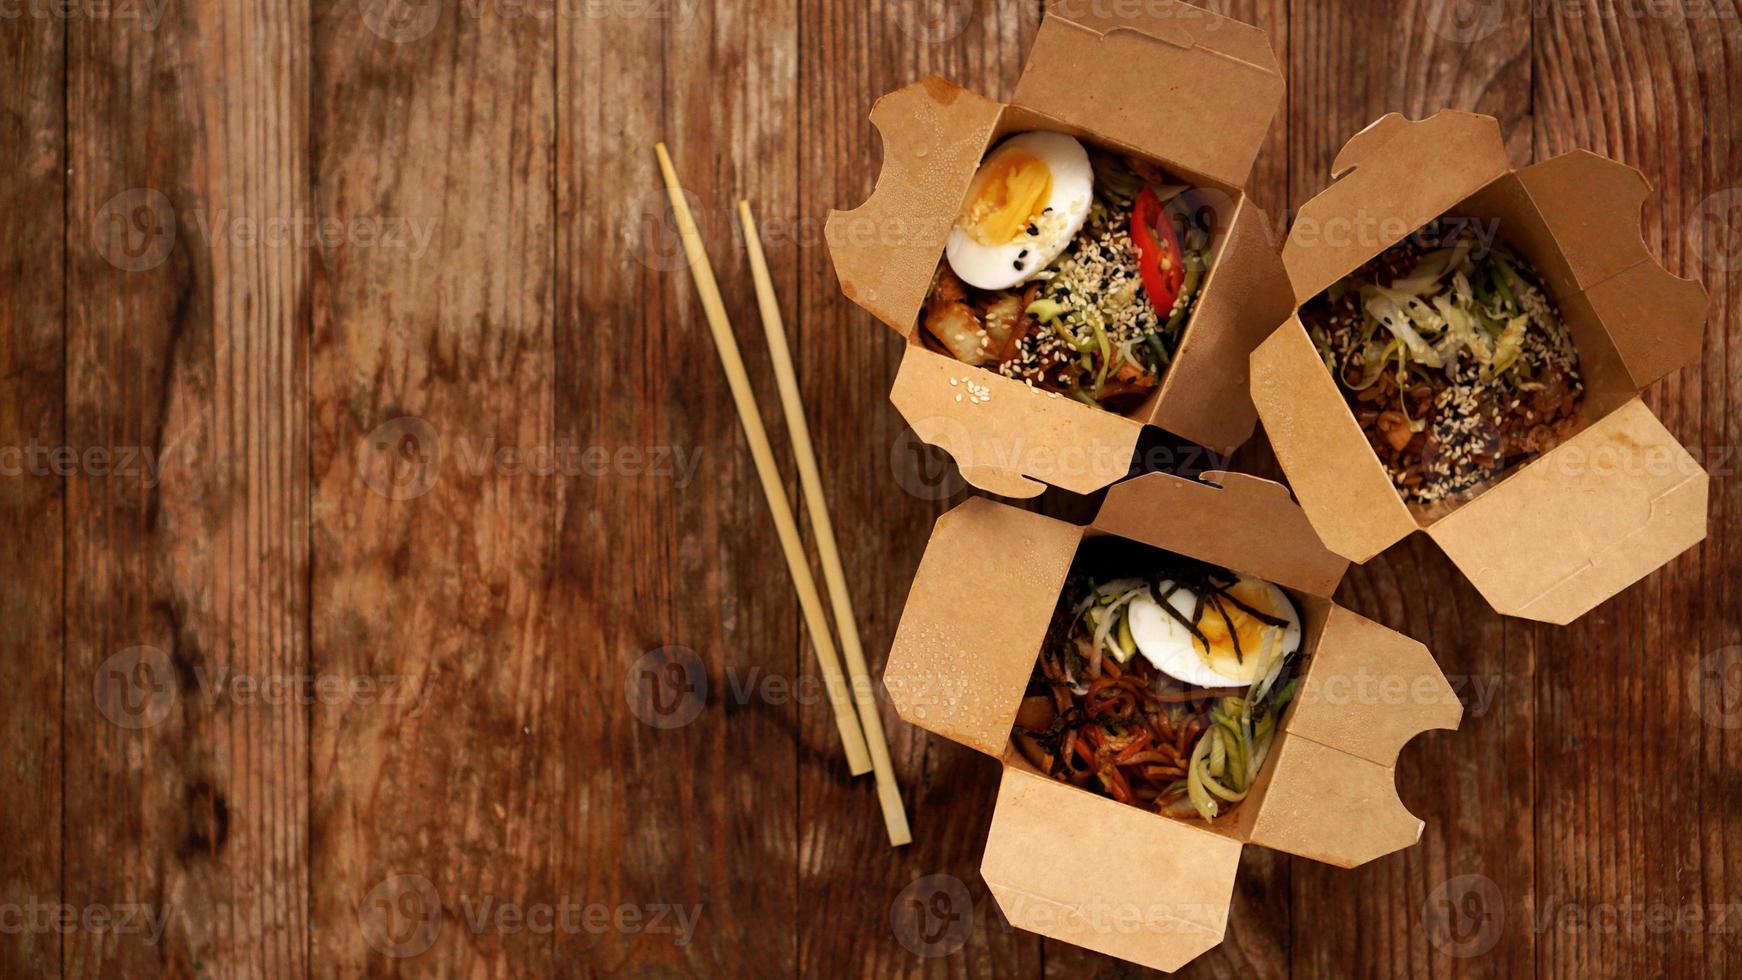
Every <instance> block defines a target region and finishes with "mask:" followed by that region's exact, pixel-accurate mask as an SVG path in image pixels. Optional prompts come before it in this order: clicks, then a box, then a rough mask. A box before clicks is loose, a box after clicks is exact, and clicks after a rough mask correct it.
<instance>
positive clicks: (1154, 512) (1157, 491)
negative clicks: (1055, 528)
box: [1089, 471, 1349, 596]
mask: <svg viewBox="0 0 1742 980" xmlns="http://www.w3.org/2000/svg"><path fill="white" fill-rule="evenodd" d="M1200 480H1201V481H1203V482H1200V481H1199V480H1186V479H1181V478H1179V477H1176V476H1171V475H1169V474H1166V473H1148V474H1145V475H1143V476H1139V477H1135V478H1133V479H1130V480H1126V481H1125V482H1123V483H1120V484H1118V485H1117V486H1115V487H1113V488H1112V489H1110V490H1108V491H1107V498H1106V500H1104V501H1103V502H1102V504H1101V510H1100V511H1099V513H1097V514H1096V515H1095V520H1094V522H1093V523H1092V524H1090V525H1089V526H1090V527H1091V528H1093V529H1094V530H1096V531H1100V532H1102V533H1105V534H1114V535H1118V536H1119V537H1122V538H1130V539H1131V540H1133V541H1141V542H1143V543H1144V544H1149V545H1154V546H1155V547H1157V548H1162V549H1165V550H1167V551H1173V552H1177V553H1179V554H1182V555H1190V556H1191V557H1193V558H1198V559H1201V560H1203V561H1207V562H1212V563H1214V564H1217V565H1221V566H1222V567H1224V568H1232V569H1235V570H1236V571H1242V572H1246V573H1247V574H1249V575H1256V576H1258V577H1259V578H1262V579H1268V580H1269V581H1271V582H1275V583H1276V584H1278V585H1282V586H1286V587H1288V588H1292V589H1299V590H1300V591H1302V592H1307V593H1310V594H1312V595H1317V596H1329V595H1330V594H1331V593H1332V592H1335V591H1336V589H1337V583H1338V582H1340V581H1342V578H1343V572H1344V571H1346V570H1347V569H1348V567H1349V562H1348V560H1347V559H1345V558H1342V557H1340V556H1338V555H1336V554H1334V553H1332V552H1331V551H1330V550H1329V549H1327V548H1326V547H1325V546H1324V544H1323V543H1322V542H1321V541H1320V540H1319V538H1318V535H1317V534H1315V533H1313V527H1312V524H1311V523H1310V522H1309V521H1308V520H1307V518H1306V514H1305V513H1303V512H1302V511H1301V509H1300V507H1299V505H1297V504H1296V503H1295V502H1294V500H1293V499H1292V498H1290V497H1289V495H1288V489H1287V488H1286V487H1284V486H1283V485H1282V484H1280V483H1275V482H1272V481H1270V480H1265V479H1261V478H1259V477H1256V476H1251V475H1248V474H1245V473H1224V472H1220V471H1211V472H1208V473H1205V474H1203V476H1202V477H1201V478H1200Z"/></svg>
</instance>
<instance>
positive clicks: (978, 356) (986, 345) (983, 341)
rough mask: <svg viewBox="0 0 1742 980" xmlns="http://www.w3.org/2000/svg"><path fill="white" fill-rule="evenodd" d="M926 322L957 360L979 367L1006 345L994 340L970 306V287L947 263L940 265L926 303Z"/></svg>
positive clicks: (995, 355) (933, 333) (926, 326)
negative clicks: (963, 282) (964, 283)
mask: <svg viewBox="0 0 1742 980" xmlns="http://www.w3.org/2000/svg"><path fill="white" fill-rule="evenodd" d="M924 321H925V328H926V329H927V330H929V331H930V332H931V335H932V336H933V337H936V338H937V339H938V343H940V344H943V345H944V349H945V350H947V351H949V352H950V353H951V354H952V355H954V356H955V358H956V360H958V361H961V362H962V363H964V364H972V365H975V366H979V365H982V364H990V363H992V362H994V361H996V360H997V359H998V352H999V350H1000V349H1001V348H1002V346H1003V345H1002V344H1001V343H994V342H993V340H992V337H991V335H989V334H988V333H987V332H986V328H985V327H983V326H982V325H981V324H980V318H979V317H977V316H975V315H974V308H973V307H971V306H969V305H968V288H967V287H966V286H965V285H963V284H962V280H960V279H958V278H957V277H956V274H955V273H954V272H951V271H950V269H949V267H948V266H940V267H939V268H938V274H937V279H936V280H934V281H933V283H932V289H931V295H930V296H929V297H927V299H926V302H925V317H924ZM1008 335H1009V334H1008V329H1006V336H1007V337H1008Z"/></svg>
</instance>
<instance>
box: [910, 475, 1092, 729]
mask: <svg viewBox="0 0 1742 980" xmlns="http://www.w3.org/2000/svg"><path fill="white" fill-rule="evenodd" d="M1082 533H1083V532H1082V528H1079V527H1077V526H1076V525H1074V524H1068V523H1066V522H1064V521H1060V520H1055V519H1054V518H1051V517H1046V516H1044V515H1042V514H1035V513H1032V512H1030V511H1026V510H1018V509H1017V508H1015V507H1010V506H1008V505H1005V504H999V503H996V502H994V501H991V500H986V499H984V498H980V497H975V498H971V499H969V500H966V501H964V502H962V503H961V504H960V505H959V506H957V507H956V508H955V509H954V510H951V511H950V512H949V513H946V514H944V515H943V516H942V517H940V518H938V521H937V524H936V526H935V527H934V528H933V529H932V535H931V540H930V542H928V543H927V544H926V548H925V554H924V555H923V556H921V558H920V561H919V569H918V570H917V571H915V572H914V575H913V587H912V588H911V589H910V590H909V592H908V596H907V606H906V607H905V608H904V609H903V610H902V613H901V623H900V625H898V626H897V627H896V630H895V642H894V643H893V644H892V645H891V646H890V649H889V662H888V664H887V665H886V666H885V667H884V670H883V685H884V687H886V688H887V689H888V691H889V699H890V701H891V702H892V703H893V704H894V705H895V711H896V713H897V714H899V715H900V716H901V717H902V719H903V720H905V721H907V722H908V723H909V724H913V725H917V726H919V727H920V728H924V729H926V730H927V731H930V732H935V733H936V734H938V735H942V736H943V737H945V738H947V739H950V740H951V741H953V742H959V743H961V744H962V745H966V746H968V747H969V748H973V749H979V750H980V751H981V752H985V753H986V754H988V755H994V756H996V755H1002V754H1003V752H1004V747H1005V745H1006V744H1007V743H1008V742H1009V741H1010V725H1011V723H1012V722H1013V721H1014V720H1015V719H1016V707H1017V705H1018V703H1019V702H1020V701H1021V700H1022V692H1023V689H1024V688H1026V687H1027V686H1028V678H1029V675H1030V674H1032V673H1033V671H1034V658H1035V656H1036V655H1037V653H1038V651H1039V649H1040V641H1041V638H1042V637H1044V636H1045V635H1046V628H1047V624H1048V623H1050V622H1051V621H1052V612H1053V606H1054V605H1055V604H1056V602H1057V600H1058V595H1059V593H1060V592H1061V591H1062V590H1063V589H1064V583H1065V574H1066V573H1067V572H1068V571H1069V570H1070V565H1071V559H1072V558H1074V557H1075V556H1076V553H1077V543H1078V542H1079V541H1080V540H1081V538H1082Z"/></svg>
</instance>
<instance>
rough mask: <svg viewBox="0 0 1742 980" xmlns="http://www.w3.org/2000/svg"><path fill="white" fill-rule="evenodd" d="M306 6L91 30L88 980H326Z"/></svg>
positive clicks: (79, 182) (75, 339) (86, 89)
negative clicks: (313, 899) (310, 738)
mask: <svg viewBox="0 0 1742 980" xmlns="http://www.w3.org/2000/svg"><path fill="white" fill-rule="evenodd" d="M300 11H301V8H300V7H299V6H297V5H294V4H293V5H290V6H288V7H286V6H284V5H271V8H270V9H269V6H268V5H261V4H251V3H237V4H225V5H222V6H213V7H211V8H207V9H196V8H193V7H190V6H178V7H174V8H171V9H167V10H164V11H162V17H161V19H160V20H157V21H156V22H153V21H152V20H151V19H149V18H145V17H141V16H139V15H141V14H142V13H143V11H142V9H141V8H134V15H135V16H132V17H124V16H97V15H96V14H94V13H92V12H89V11H81V14H83V16H79V17H75V18H72V19H69V20H67V21H66V25H65V26H66V30H67V38H68V52H67V66H68V67H67V74H68V77H67V88H66V105H67V168H68V169H67V192H66V193H67V201H68V206H67V229H66V247H67V275H68V286H67V288H68V295H70V296H77V297H79V301H78V302H75V303H69V304H68V316H67V326H66V334H65V343H66V351H67V354H66V358H67V362H66V396H67V406H66V443H67V446H68V447H69V448H70V449H73V450H76V451H78V452H79V453H80V454H81V463H80V465H79V466H78V467H77V468H76V470H75V472H74V473H73V474H72V475H71V476H70V477H69V478H68V480H67V497H66V509H67V514H66V555H67V558H66V563H67V567H66V596H65V630H66V676H65V684H64V695H63V702H62V709H63V711H64V717H65V729H64V745H65V752H66V755H65V759H66V760H67V761H68V762H69V763H70V764H68V765H66V766H65V780H64V787H65V788H64V793H65V798H64V807H65V815H66V824H65V839H64V842H63V848H64V855H65V858H64V862H63V867H62V879H63V889H64V893H63V901H64V902H66V903H67V904H68V906H70V907H71V908H72V909H73V910H75V911H76V912H77V913H78V914H79V915H80V916H81V922H82V921H83V920H82V916H83V915H85V914H86V913H87V912H88V911H89V910H103V909H108V910H111V911H110V912H109V913H108V914H110V915H113V916H115V917H116V918H117V920H118V921H117V922H116V924H115V925H114V927H113V928H106V929H105V928H95V927H92V926H89V925H82V927H81V928H79V929H76V930H74V931H72V932H70V933H68V934H66V935H65V936H64V939H63V950H64V963H63V971H64V973H65V974H67V975H78V976H84V975H120V974H158V973H163V974H167V975H179V976H190V975H193V974H195V973H199V972H202V971H209V972H211V973H215V974H221V975H226V976H257V975H277V974H283V973H292V974H294V973H301V972H305V971H306V970H307V969H308V961H307V958H306V952H307V942H308V934H309V923H308V918H307V915H306V897H307V893H308V878H307V859H306V851H305V843H306V830H305V822H304V820H305V817H304V815H305V812H306V806H307V796H308V793H307V789H308V787H307V741H306V736H307V726H306V714H305V710H304V708H303V707H302V706H301V705H299V704H297V703H296V700H295V698H294V696H293V694H292V693H291V692H292V691H293V686H292V685H294V680H295V678H297V677H300V676H301V675H302V673H303V672H304V671H305V670H306V668H307V655H308V644H307V638H306V633H305V623H306V616H307V609H306V597H305V593H304V583H305V581H306V575H307V550H306V543H307V524H306V521H307V513H308V499H307V484H306V481H305V480H304V478H303V474H304V470H305V467H306V458H307V451H306V425H305V419H306V413H307V410H308V390H307V387H306V384H305V379H306V372H307V357H306V352H307V347H306V344H305V342H304V340H303V337H304V331H303V316H304V310H305V309H306V305H305V304H306V302H307V295H308V293H307V279H306V268H307V260H306V256H305V254H304V253H303V252H302V250H300V249H299V248H297V247H295V246H294V244H291V243H290V242H288V241H284V240H279V239H277V238H275V237H273V233H272V231H270V230H269V229H270V228H272V227H277V226H278V225H279V224H280V223H282V222H286V221H291V220H294V218H295V216H296V215H298V214H299V213H302V212H304V211H306V207H307V193H308V173H307V170H306V167H305V166H304V164H303V161H304V158H305V157H304V153H305V148H306V142H305V137H306V125H305V119H306V105H307V103H306V82H307V61H306V50H307V45H306V34H305V32H304V30H303V23H304V18H302V17H301V16H299V13H300ZM93 448H95V449H101V450H104V451H106V453H107V454H108V455H109V457H110V458H109V459H108V460H107V461H106V463H105V464H103V465H99V464H98V463H97V462H95V461H94V459H92V458H91V457H88V456H86V455H84V454H85V452H86V450H89V449H93ZM129 909H131V910H132V911H133V912H134V913H140V912H143V913H144V914H145V915H146V916H148V917H149V918H150V919H151V920H153V925H152V928H151V929H150V930H147V931H137V930H132V929H129V928H126V927H125V923H124V922H122V921H119V920H120V918H121V917H122V916H123V915H124V914H126V910H129ZM99 914H101V913H99ZM159 930H162V932H161V936H159V935H157V934H156V933H157V932H158V931H159Z"/></svg>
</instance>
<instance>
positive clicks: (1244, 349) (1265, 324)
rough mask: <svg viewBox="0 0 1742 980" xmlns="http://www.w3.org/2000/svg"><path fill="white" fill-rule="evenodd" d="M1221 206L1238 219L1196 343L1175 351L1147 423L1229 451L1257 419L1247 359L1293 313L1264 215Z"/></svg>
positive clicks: (1195, 323) (1202, 310) (1213, 277)
mask: <svg viewBox="0 0 1742 980" xmlns="http://www.w3.org/2000/svg"><path fill="white" fill-rule="evenodd" d="M1224 206H1225V207H1229V208H1231V209H1232V212H1233V219H1232V222H1231V224H1230V226H1229V230H1228V236H1227V238H1226V240H1225V241H1224V242H1223V244H1222V252H1221V256H1220V257H1219V258H1218V259H1217V260H1216V262H1215V264H1214V265H1213V266H1211V268H1210V275H1209V279H1208V280H1207V281H1206V283H1205V286H1204V290H1203V292H1202V293H1201V294H1200V297H1199V300H1198V305H1197V309H1196V310H1195V311H1194V312H1193V313H1192V321H1191V322H1192V333H1191V336H1192V342H1191V343H1189V344H1182V345H1181V346H1180V347H1179V349H1178V350H1177V351H1176V352H1175V355H1174V362H1173V364H1172V365H1171V366H1170V367H1169V368H1168V371H1167V373H1166V374H1165V375H1164V376H1163V377H1162V380H1161V384H1162V397H1161V400H1160V401H1159V403H1158V404H1157V405H1156V407H1155V411H1154V413H1153V417H1152V418H1151V419H1150V422H1151V424H1154V425H1158V426H1161V427H1162V428H1164V429H1166V430H1167V431H1169V432H1172V433H1174V434H1175V435H1178V436H1183V437H1185V438H1187V439H1190V440H1191V441H1192V442H1195V443H1197V444H1198V445H1200V446H1205V447H1208V448H1210V449H1213V450H1215V451H1217V452H1223V453H1232V452H1233V451H1234V450H1235V449H1236V448H1238V447H1239V446H1240V445H1241V444H1242V443H1244V442H1245V441H1246V440H1247V439H1249V438H1251V437H1252V427H1253V424H1254V423H1255V422H1256V421H1257V416H1256V414H1255V413H1254V412H1253V410H1252V396H1251V379H1250V377H1249V375H1248V356H1249V355H1250V354H1251V353H1252V348H1254V347H1257V346H1258V344H1259V342H1261V341H1262V340H1264V338H1265V337H1266V336H1268V335H1269V334H1270V332H1271V331H1272V330H1274V329H1276V325H1277V324H1278V323H1281V322H1282V321H1283V320H1284V319H1285V318H1287V316H1288V315H1289V314H1290V313H1292V312H1293V311H1294V290H1293V289H1291V288H1290V287H1289V283H1288V273H1287V272H1286V271H1285V270H1284V269H1283V268H1282V257H1281V256H1279V255H1277V254H1276V239H1275V238H1274V237H1273V233H1272V229H1271V228H1270V223H1269V219H1268V218H1267V217H1266V216H1265V214H1264V210H1263V209H1262V208H1260V207H1258V205H1256V204H1254V203H1253V202H1252V201H1251V199H1250V198H1241V199H1239V201H1238V202H1237V203H1235V202H1233V201H1231V200H1229V201H1228V202H1227V203H1226V205H1224ZM1217 220H1221V217H1220V215H1218V219H1217ZM1210 283H1214V288H1211V287H1210Z"/></svg>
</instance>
